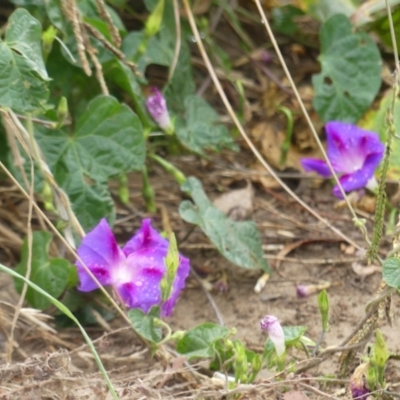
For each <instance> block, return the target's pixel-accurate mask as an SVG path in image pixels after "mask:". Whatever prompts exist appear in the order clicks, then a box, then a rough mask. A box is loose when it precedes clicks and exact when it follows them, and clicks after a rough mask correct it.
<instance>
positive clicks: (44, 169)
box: [5, 110, 85, 248]
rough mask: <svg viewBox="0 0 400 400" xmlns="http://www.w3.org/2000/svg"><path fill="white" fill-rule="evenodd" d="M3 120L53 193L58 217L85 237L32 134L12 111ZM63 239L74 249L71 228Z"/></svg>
mask: <svg viewBox="0 0 400 400" xmlns="http://www.w3.org/2000/svg"><path fill="white" fill-rule="evenodd" d="M5 120H6V121H8V123H9V124H10V126H11V127H12V129H13V132H14V134H15V136H16V137H17V139H18V141H19V142H20V143H21V145H22V146H23V148H24V149H25V152H26V153H27V154H28V155H29V157H31V158H32V159H33V160H34V161H35V162H36V163H37V165H38V167H39V169H40V171H41V173H42V176H43V177H44V179H45V180H46V182H47V183H48V184H49V185H50V187H51V189H52V191H53V197H54V203H55V206H56V210H57V212H58V214H59V215H60V217H61V218H62V219H63V220H65V221H68V222H70V224H71V226H72V227H73V228H74V229H75V231H76V232H77V233H78V234H79V235H80V236H81V237H83V236H85V231H84V230H83V228H82V226H81V224H80V223H79V221H78V220H77V218H76V216H75V213H74V212H73V211H72V207H71V204H70V202H69V199H68V196H67V195H66V194H65V193H64V191H63V190H62V189H61V188H60V187H59V186H58V185H57V182H56V181H55V179H54V176H53V174H52V172H51V170H50V167H49V166H48V165H47V163H46V161H45V159H44V156H43V154H42V152H41V150H40V147H39V145H38V144H37V142H36V140H35V136H34V134H33V133H32V134H30V133H29V132H28V131H27V130H26V129H25V127H24V126H23V125H22V124H21V122H20V121H19V119H18V118H17V116H16V115H15V114H14V112H13V111H11V110H9V111H8V112H7V113H6V114H5ZM42 229H43V230H44V229H45V223H44V222H43V223H42ZM64 235H65V238H66V239H67V240H68V242H69V243H70V246H71V247H73V248H75V240H74V238H73V234H72V231H71V227H70V226H67V227H66V228H65V229H64Z"/></svg>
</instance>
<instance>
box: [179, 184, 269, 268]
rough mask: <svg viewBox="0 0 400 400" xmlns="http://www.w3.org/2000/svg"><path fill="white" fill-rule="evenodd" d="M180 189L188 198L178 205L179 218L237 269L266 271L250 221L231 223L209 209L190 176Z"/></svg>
mask: <svg viewBox="0 0 400 400" xmlns="http://www.w3.org/2000/svg"><path fill="white" fill-rule="evenodd" d="M182 190H183V191H184V192H186V193H188V194H190V196H191V197H192V199H193V201H194V204H193V203H192V202H191V201H188V200H185V201H183V202H182V203H181V204H180V206H179V213H180V215H181V217H182V218H183V219H184V220H185V221H186V222H190V223H191V224H195V225H198V226H199V227H200V228H201V229H202V230H203V231H204V233H205V234H206V235H207V237H208V238H209V239H210V240H211V242H212V243H213V244H214V245H215V247H216V248H217V249H218V250H219V251H220V253H221V254H222V255H223V256H224V257H226V258H227V259H228V260H229V261H231V262H232V263H234V264H236V265H237V266H239V267H242V268H247V269H261V270H264V271H266V272H270V269H269V266H268V263H267V261H266V260H265V259H264V257H263V250H262V242H261V237H260V234H259V232H258V229H257V226H256V224H255V223H254V222H253V221H244V222H235V221H232V220H231V219H229V218H228V217H227V216H226V215H225V214H224V213H223V212H222V211H220V210H218V209H217V208H215V207H214V206H213V204H212V203H211V201H210V200H209V199H208V197H207V195H206V194H205V193H204V190H203V187H202V185H201V183H200V181H199V180H198V179H196V178H193V177H190V178H188V180H187V181H186V182H185V183H184V184H183V185H182Z"/></svg>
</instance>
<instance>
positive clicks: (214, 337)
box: [176, 322, 229, 360]
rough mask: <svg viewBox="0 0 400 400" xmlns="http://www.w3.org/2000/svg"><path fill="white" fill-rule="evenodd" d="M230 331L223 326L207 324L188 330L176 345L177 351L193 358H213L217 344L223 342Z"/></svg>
mask: <svg viewBox="0 0 400 400" xmlns="http://www.w3.org/2000/svg"><path fill="white" fill-rule="evenodd" d="M228 334H229V330H228V329H227V328H225V327H223V326H220V325H216V324H213V323H211V322H206V323H204V324H201V325H199V326H196V327H195V328H193V329H190V330H188V331H187V332H186V333H185V335H184V336H183V338H182V339H180V340H179V341H178V343H177V344H176V351H177V352H178V353H179V354H184V355H185V356H186V357H187V358H188V359H189V360H190V359H192V358H211V357H213V356H214V355H215V344H216V342H217V341H219V340H223V339H224V338H226V337H227V336H228Z"/></svg>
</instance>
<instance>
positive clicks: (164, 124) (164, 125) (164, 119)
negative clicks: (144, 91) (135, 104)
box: [146, 86, 172, 131]
mask: <svg viewBox="0 0 400 400" xmlns="http://www.w3.org/2000/svg"><path fill="white" fill-rule="evenodd" d="M150 93H151V95H150V96H149V97H148V98H147V100H146V106H147V110H148V112H149V113H150V115H151V116H152V118H153V119H154V121H156V122H157V124H158V126H159V127H160V128H161V129H163V130H165V131H170V130H171V128H172V125H171V119H170V117H169V113H168V109H167V101H166V100H165V97H164V96H163V95H162V93H161V92H160V90H159V89H158V88H157V87H155V86H154V87H152V88H151V89H150Z"/></svg>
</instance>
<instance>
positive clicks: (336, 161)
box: [301, 121, 385, 198]
mask: <svg viewBox="0 0 400 400" xmlns="http://www.w3.org/2000/svg"><path fill="white" fill-rule="evenodd" d="M325 130H326V141H327V155H328V158H329V160H330V162H331V164H332V167H333V169H334V171H335V172H336V173H338V174H340V175H341V176H340V178H339V181H340V184H341V185H342V187H343V189H344V191H345V192H351V191H353V190H357V189H361V188H364V187H365V186H367V184H368V182H369V181H370V180H371V178H372V177H373V176H374V172H375V169H376V168H377V167H378V165H379V163H380V162H381V160H382V158H383V152H384V150H385V146H384V144H383V143H381V141H380V140H379V136H378V135H377V134H376V133H375V132H369V131H366V130H364V129H361V128H358V127H357V126H356V125H353V124H349V123H346V122H338V121H330V122H328V123H327V124H326V126H325ZM301 164H302V165H303V168H304V169H305V170H306V171H307V172H308V171H315V172H317V173H318V174H320V175H322V176H324V177H330V176H331V171H330V170H329V167H328V164H327V163H326V162H325V161H323V160H318V159H315V158H303V159H302V160H301ZM333 194H334V195H335V196H336V197H339V198H341V197H342V195H341V193H340V190H339V187H338V185H335V187H334V188H333Z"/></svg>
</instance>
